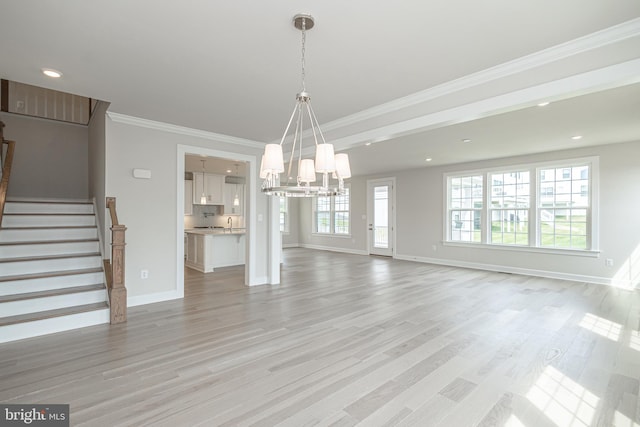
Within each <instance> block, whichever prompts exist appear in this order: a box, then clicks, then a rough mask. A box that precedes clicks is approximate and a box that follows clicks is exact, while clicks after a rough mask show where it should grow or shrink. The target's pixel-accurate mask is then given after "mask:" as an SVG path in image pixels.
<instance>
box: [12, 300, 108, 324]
mask: <svg viewBox="0 0 640 427" xmlns="http://www.w3.org/2000/svg"><path fill="white" fill-rule="evenodd" d="M108 308H109V306H108V305H107V303H106V302H97V303H93V304H85V305H76V306H73V307H65V308H58V309H55V310H47V311H39V312H37V313H29V314H19V315H17V316H9V317H4V318H0V326H7V325H13V324H16V323H25V322H32V321H35V320H43V319H51V318H54V317H61V316H67V315H70V314H78V313H85V312H88V311H95V310H101V309H108Z"/></svg>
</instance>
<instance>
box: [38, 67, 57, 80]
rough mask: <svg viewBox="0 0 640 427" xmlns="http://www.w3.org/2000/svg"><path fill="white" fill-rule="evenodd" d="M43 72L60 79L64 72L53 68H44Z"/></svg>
mask: <svg viewBox="0 0 640 427" xmlns="http://www.w3.org/2000/svg"><path fill="white" fill-rule="evenodd" d="M42 73H43V74H44V75H45V76H47V77H53V78H54V79H58V78H60V77H62V73H61V72H60V71H58V70H54V69H52V68H43V69H42Z"/></svg>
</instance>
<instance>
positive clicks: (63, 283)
mask: <svg viewBox="0 0 640 427" xmlns="http://www.w3.org/2000/svg"><path fill="white" fill-rule="evenodd" d="M102 283H104V273H102V272H100V273H86V274H71V275H69V276H55V277H42V278H39V279H25V280H10V281H6V282H0V296H4V295H17V294H26V293H29V292H41V291H47V290H54V289H63V288H72V287H75V286H87V285H96V284H102Z"/></svg>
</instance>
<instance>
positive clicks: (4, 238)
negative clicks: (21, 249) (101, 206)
mask: <svg viewBox="0 0 640 427" xmlns="http://www.w3.org/2000/svg"><path fill="white" fill-rule="evenodd" d="M97 238H98V230H97V229H96V228H63V229H49V230H39V229H15V230H12V229H3V230H0V242H1V243H6V242H38V241H55V240H77V239H97Z"/></svg>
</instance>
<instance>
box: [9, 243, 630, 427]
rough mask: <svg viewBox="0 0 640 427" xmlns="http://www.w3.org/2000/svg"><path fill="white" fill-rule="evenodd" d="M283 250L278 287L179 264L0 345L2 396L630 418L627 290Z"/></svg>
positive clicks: (259, 413) (400, 418) (222, 408)
mask: <svg viewBox="0 0 640 427" xmlns="http://www.w3.org/2000/svg"><path fill="white" fill-rule="evenodd" d="M284 255H285V256H284V264H283V268H282V272H281V280H282V283H281V284H280V285H278V286H259V287H246V286H244V285H243V282H244V276H243V275H244V268H243V267H229V268H224V269H219V270H218V271H216V272H215V273H210V274H203V273H199V272H196V271H194V270H190V269H186V270H185V298H184V300H178V301H167V302H162V303H157V304H151V305H146V306H139V307H133V308H131V309H130V310H129V313H128V322H127V323H125V324H120V325H98V326H93V327H89V328H83V329H80V330H77V331H70V332H62V333H58V334H53V335H50V336H45V337H38V338H33V339H28V340H23V341H18V342H13V343H6V344H1V345H0V401H2V402H4V403H16V402H20V403H27V402H54V403H68V404H70V405H71V420H72V425H87V426H92V425H110V426H119V425H154V426H163V425H167V426H175V425H203V426H223V425H224V426H243V425H246V426H249V425H255V426H271V425H281V426H302V425H321V426H331V425H333V426H353V425H372V426H384V425H388V426H394V425H418V426H429V425H443V426H444V425H446V426H454V427H455V426H458V425H482V426H493V425H505V423H511V422H512V423H517V422H520V423H521V424H523V425H526V426H528V427H530V426H536V427H537V426H552V425H562V423H563V422H564V421H563V420H566V419H570V420H572V421H571V422H574V423H576V425H607V423H609V424H611V423H613V422H615V421H616V419H618V420H623V421H624V422H626V421H625V420H629V423H633V422H635V423H640V419H639V417H640V400H639V398H638V395H639V394H640V393H639V389H640V382H639V378H640V341H639V340H640V337H639V336H638V330H640V295H639V292H638V291H637V290H636V291H628V290H620V289H615V288H612V287H606V286H601V285H591V284H585V283H577V282H569V281H562V280H555V279H545V278H537V277H528V276H518V275H512V274H504V273H493V272H487V271H479V270H469V269H462V268H455V267H446V266H435V265H429V264H420V263H413V262H408V261H399V260H393V259H390V258H384V257H366V256H360V255H350V254H337V253H331V252H323V251H314V250H309V249H299V248H295V249H287V250H285V251H284ZM589 322H591V323H589ZM607 328H608V329H607ZM605 329H606V331H607V333H609V335H608V336H607V335H606V333H604V332H603V331H604V330H605ZM611 331H614V332H615V333H612V332H611ZM634 340H635V341H634ZM550 384H551V385H554V387H555V388H551V385H550ZM571 393H574V394H575V393H577V394H576V396H578V397H575V396H574V397H572V399H574V400H575V399H578V400H579V401H580V402H582V403H583V404H585V405H586V404H587V403H588V404H589V405H592V406H589V407H590V408H591V412H592V413H586V415H585V413H580V414H577V413H575V414H572V413H570V412H567V410H566V409H563V410H564V411H565V412H562V411H559V410H558V409H557V408H568V407H570V402H569V401H568V399H569V398H570V395H571ZM545 399H546V400H545ZM580 399H581V400H580ZM553 408H556V410H555V412H554V409H553ZM562 417H564V418H562ZM580 417H582V418H580ZM616 417H618V418H616ZM621 417H622V418H621ZM630 425H631V424H630Z"/></svg>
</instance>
